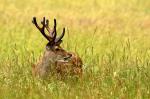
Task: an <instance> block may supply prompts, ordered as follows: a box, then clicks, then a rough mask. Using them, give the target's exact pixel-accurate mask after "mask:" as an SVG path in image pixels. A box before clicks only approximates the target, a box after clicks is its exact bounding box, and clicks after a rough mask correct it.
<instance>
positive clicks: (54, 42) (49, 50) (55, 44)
mask: <svg viewBox="0 0 150 99" xmlns="http://www.w3.org/2000/svg"><path fill="white" fill-rule="evenodd" d="M32 23H33V24H34V25H35V26H36V27H37V29H38V30H39V31H40V32H41V34H42V35H43V36H44V37H45V38H46V39H47V41H48V43H47V45H46V51H45V54H46V55H49V54H50V56H51V58H53V59H54V60H56V59H62V58H64V60H65V59H69V58H70V57H71V56H72V54H70V53H68V52H67V51H65V50H64V49H63V48H62V47H61V46H60V44H61V43H62V38H63V37H64V35H65V28H63V32H62V34H61V35H60V36H59V37H57V31H56V25H57V24H56V19H54V27H53V29H51V28H50V27H49V20H47V19H45V17H43V20H42V21H41V24H42V27H40V26H39V25H38V23H37V21H36V17H33V20H32ZM45 30H47V32H48V35H47V34H46V32H45Z"/></svg>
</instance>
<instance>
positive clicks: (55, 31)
mask: <svg viewBox="0 0 150 99" xmlns="http://www.w3.org/2000/svg"><path fill="white" fill-rule="evenodd" d="M56 25H57V24H56V19H54V35H53V38H54V39H53V40H55V39H56V36H57V30H56Z"/></svg>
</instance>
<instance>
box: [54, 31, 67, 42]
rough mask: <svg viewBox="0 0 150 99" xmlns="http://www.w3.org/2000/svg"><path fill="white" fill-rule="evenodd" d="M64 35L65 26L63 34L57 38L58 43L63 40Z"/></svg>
mask: <svg viewBox="0 0 150 99" xmlns="http://www.w3.org/2000/svg"><path fill="white" fill-rule="evenodd" d="M64 35H65V28H63V32H62V34H61V35H60V36H59V37H58V38H56V40H55V42H56V43H58V42H60V41H62V40H61V39H62V38H63V37H64Z"/></svg>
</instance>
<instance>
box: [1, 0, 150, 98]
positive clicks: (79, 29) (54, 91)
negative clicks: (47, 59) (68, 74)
mask: <svg viewBox="0 0 150 99" xmlns="http://www.w3.org/2000/svg"><path fill="white" fill-rule="evenodd" d="M149 9H150V1H148V0H84V1H83V0H49V1H48V0H45V1H44V0H38V1H37V0H19V1H18V0H1V1H0V13H1V14H0V86H1V87H0V99H12V98H13V99H43V98H44V99H48V98H50V99H51V98H52V99H100V98H102V99H149V98H150V83H149V82H150V33H149V32H150V10H149ZM33 16H37V18H38V20H41V18H42V17H43V16H46V17H47V18H49V19H50V23H51V26H52V24H53V18H56V19H57V22H58V31H59V33H61V31H62V28H63V26H65V27H66V28H67V31H66V35H65V37H64V41H63V44H62V46H63V47H64V48H65V49H66V50H69V51H74V52H76V53H78V54H79V55H80V56H81V57H82V60H83V63H84V65H83V69H84V73H83V78H82V79H79V80H75V79H73V78H68V79H66V80H65V81H60V80H57V79H55V78H53V77H52V78H51V79H49V81H43V80H40V79H35V78H33V77H32V74H31V65H32V64H33V63H35V62H36V60H38V58H39V57H40V55H42V53H43V51H44V49H45V44H46V43H47V42H46V40H45V39H44V38H43V36H41V34H40V33H39V31H38V30H37V29H36V28H35V27H34V26H33V24H32V23H31V20H32V17H33Z"/></svg>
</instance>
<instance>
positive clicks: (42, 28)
mask: <svg viewBox="0 0 150 99" xmlns="http://www.w3.org/2000/svg"><path fill="white" fill-rule="evenodd" d="M32 23H33V24H34V25H35V26H36V27H37V28H38V29H39V31H40V32H41V33H42V35H43V36H44V37H45V38H46V39H47V40H48V41H50V39H49V37H48V36H47V35H46V34H45V31H44V29H45V26H46V24H45V17H43V21H42V22H41V24H42V25H43V26H42V27H41V28H40V27H39V25H38V24H37V21H36V17H33V20H32Z"/></svg>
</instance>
